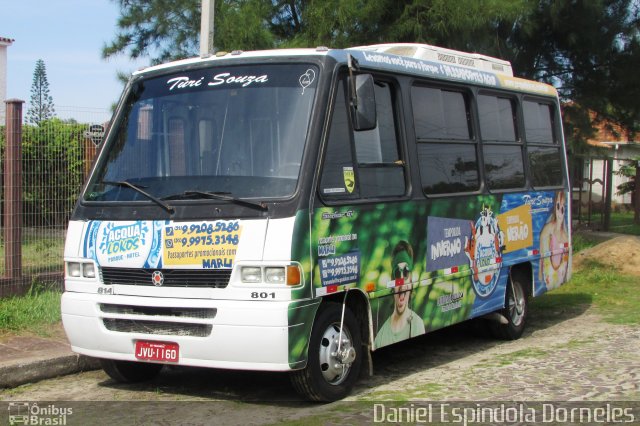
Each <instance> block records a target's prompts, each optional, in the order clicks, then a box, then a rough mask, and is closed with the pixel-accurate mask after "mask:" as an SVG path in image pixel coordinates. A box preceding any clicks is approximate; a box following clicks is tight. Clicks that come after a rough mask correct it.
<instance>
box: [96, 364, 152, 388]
mask: <svg viewBox="0 0 640 426" xmlns="http://www.w3.org/2000/svg"><path fill="white" fill-rule="evenodd" d="M100 365H101V366H102V369H103V370H104V372H105V373H107V374H108V375H109V377H111V378H112V379H113V380H115V381H117V382H121V383H137V382H145V381H147V380H151V379H153V378H154V377H156V376H157V375H158V373H160V370H162V364H150V363H146V362H133V361H116V360H113V359H100Z"/></svg>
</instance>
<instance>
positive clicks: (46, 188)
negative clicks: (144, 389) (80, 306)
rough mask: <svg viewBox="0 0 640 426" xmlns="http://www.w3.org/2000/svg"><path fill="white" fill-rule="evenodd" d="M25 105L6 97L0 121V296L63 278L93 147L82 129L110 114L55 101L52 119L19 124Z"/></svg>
mask: <svg viewBox="0 0 640 426" xmlns="http://www.w3.org/2000/svg"><path fill="white" fill-rule="evenodd" d="M28 108H29V106H28V105H24V104H22V103H20V102H13V103H12V102H8V103H7V119H6V120H7V121H6V125H5V127H2V128H0V149H1V159H0V161H1V163H0V168H1V169H2V170H1V172H2V173H1V174H0V176H2V183H1V184H0V191H1V197H0V203H1V209H0V211H1V213H2V217H1V219H2V220H1V225H2V232H0V297H4V296H6V295H11V294H21V293H24V292H25V291H27V290H28V289H29V288H30V287H31V286H32V285H33V284H34V283H38V284H40V283H41V284H57V285H59V284H61V283H62V280H63V273H64V263H63V252H64V236H65V232H66V228H67V223H68V220H69V216H70V214H71V211H72V209H73V206H74V205H75V202H76V199H77V197H78V194H79V191H80V189H81V188H82V185H83V183H84V180H85V177H86V175H87V173H88V171H89V167H90V165H91V162H92V161H93V158H94V157H95V154H96V145H95V143H94V141H93V140H92V139H91V137H90V136H91V134H90V133H88V130H90V128H91V126H92V125H96V124H100V125H104V124H105V123H106V122H108V120H109V119H110V118H111V114H110V111H108V110H103V109H96V108H80V107H65V106H56V107H55V112H56V118H52V119H49V120H45V121H42V122H40V123H37V124H35V123H23V122H22V118H23V116H25V115H26V114H25V113H26V111H27V110H28Z"/></svg>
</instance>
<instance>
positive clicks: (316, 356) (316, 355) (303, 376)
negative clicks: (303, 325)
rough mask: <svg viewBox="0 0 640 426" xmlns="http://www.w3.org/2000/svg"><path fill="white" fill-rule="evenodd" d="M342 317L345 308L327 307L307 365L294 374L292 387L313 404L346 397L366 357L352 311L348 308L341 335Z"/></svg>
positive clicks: (316, 328)
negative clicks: (363, 357) (313, 402)
mask: <svg viewBox="0 0 640 426" xmlns="http://www.w3.org/2000/svg"><path fill="white" fill-rule="evenodd" d="M341 316H342V305H338V304H336V303H329V304H327V307H326V309H324V310H323V311H322V312H320V314H319V315H318V317H317V318H316V320H315V322H314V325H313V330H312V331H311V340H310V341H309V355H308V361H307V366H306V367H305V368H304V369H302V370H297V371H294V372H292V373H291V382H292V383H293V387H294V388H295V389H296V390H297V391H298V392H299V393H300V394H302V395H303V396H305V397H306V398H308V399H310V400H312V401H323V402H330V401H336V400H338V399H342V398H344V397H345V396H347V395H348V394H349V392H351V388H352V387H353V385H354V383H355V382H356V380H357V378H358V375H359V374H360V366H361V365H362V356H363V355H362V350H363V349H362V344H361V338H360V327H359V326H358V322H357V321H356V319H355V317H354V315H353V313H352V312H351V310H350V309H349V308H345V311H344V326H343V328H342V333H340V331H341V330H340V319H341ZM340 337H342V339H341V341H339V340H340Z"/></svg>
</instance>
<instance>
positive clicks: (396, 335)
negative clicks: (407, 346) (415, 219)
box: [374, 241, 425, 348]
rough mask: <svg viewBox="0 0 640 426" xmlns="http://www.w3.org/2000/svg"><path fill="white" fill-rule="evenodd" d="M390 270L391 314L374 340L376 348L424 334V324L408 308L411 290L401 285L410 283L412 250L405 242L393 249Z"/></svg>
mask: <svg viewBox="0 0 640 426" xmlns="http://www.w3.org/2000/svg"><path fill="white" fill-rule="evenodd" d="M391 255H392V258H393V260H392V263H391V265H392V268H393V269H392V270H393V279H394V282H395V285H396V287H395V289H394V292H395V293H394V295H393V300H394V306H393V313H392V314H391V316H390V317H389V318H387V320H386V321H385V322H384V324H382V327H380V329H379V330H378V334H377V335H376V338H375V342H374V343H375V346H376V347H377V348H379V347H382V346H386V345H390V344H392V343H395V342H399V341H401V340H405V339H408V338H409V337H414V336H419V335H420V334H424V332H425V329H424V323H423V321H422V318H420V316H418V315H417V314H416V313H415V312H413V311H412V310H411V308H410V307H409V306H410V304H411V290H406V289H403V285H404V284H407V283H410V282H411V271H412V270H413V248H412V247H411V245H410V244H409V243H408V242H406V241H400V242H399V243H398V244H396V246H395V247H394V249H393V252H392V253H391Z"/></svg>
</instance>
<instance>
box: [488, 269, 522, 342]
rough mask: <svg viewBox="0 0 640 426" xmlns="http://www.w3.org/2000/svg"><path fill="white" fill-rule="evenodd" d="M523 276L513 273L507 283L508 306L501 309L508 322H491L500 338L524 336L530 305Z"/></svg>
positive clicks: (512, 338) (511, 338)
mask: <svg viewBox="0 0 640 426" xmlns="http://www.w3.org/2000/svg"><path fill="white" fill-rule="evenodd" d="M523 283H524V281H523V278H522V276H518V275H517V274H513V275H512V276H511V278H510V279H509V284H508V285H507V297H506V299H507V300H506V302H507V303H506V307H505V308H504V309H503V310H502V311H501V313H502V315H503V316H504V317H505V318H506V319H507V322H506V324H503V323H500V322H491V331H492V332H493V335H494V336H495V337H497V338H498V339H503V340H516V339H519V338H520V336H522V333H523V332H524V328H525V325H526V322H527V314H528V311H529V307H528V305H527V294H526V293H525V290H524V284H523Z"/></svg>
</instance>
